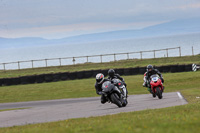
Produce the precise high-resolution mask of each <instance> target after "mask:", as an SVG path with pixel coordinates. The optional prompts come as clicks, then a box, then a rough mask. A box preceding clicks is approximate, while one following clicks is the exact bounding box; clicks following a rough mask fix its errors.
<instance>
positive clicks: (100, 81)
mask: <svg viewBox="0 0 200 133" xmlns="http://www.w3.org/2000/svg"><path fill="white" fill-rule="evenodd" d="M103 80H104V75H103V74H102V73H99V74H97V75H96V81H97V83H98V84H101V83H102V82H103Z"/></svg>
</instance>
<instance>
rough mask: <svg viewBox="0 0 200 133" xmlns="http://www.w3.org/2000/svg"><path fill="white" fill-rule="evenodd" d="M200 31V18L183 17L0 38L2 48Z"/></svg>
mask: <svg viewBox="0 0 200 133" xmlns="http://www.w3.org/2000/svg"><path fill="white" fill-rule="evenodd" d="M189 33H200V18H192V19H181V20H175V21H171V22H166V23H162V24H158V25H154V26H150V27H147V28H144V29H140V30H120V31H110V32H102V33H94V34H85V35H79V36H73V37H66V38H62V39H52V40H48V39H43V38H39V37H24V38H16V39H10V38H0V48H10V47H13V48H15V47H29V46H37V45H38V46H39V45H56V44H74V43H87V42H99V41H109V40H119V39H131V38H132V39H134V38H145V37H156V36H168V35H178V34H189Z"/></svg>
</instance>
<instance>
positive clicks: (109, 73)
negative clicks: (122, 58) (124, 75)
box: [108, 69, 115, 77]
mask: <svg viewBox="0 0 200 133" xmlns="http://www.w3.org/2000/svg"><path fill="white" fill-rule="evenodd" d="M108 75H109V76H110V77H114V76H115V70H113V69H109V70H108Z"/></svg>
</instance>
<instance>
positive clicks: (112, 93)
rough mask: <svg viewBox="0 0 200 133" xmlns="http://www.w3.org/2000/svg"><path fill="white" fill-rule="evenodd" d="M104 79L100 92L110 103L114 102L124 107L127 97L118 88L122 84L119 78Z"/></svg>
mask: <svg viewBox="0 0 200 133" xmlns="http://www.w3.org/2000/svg"><path fill="white" fill-rule="evenodd" d="M112 82H113V83H111V81H106V82H104V83H103V84H102V93H103V94H104V96H105V97H106V98H107V100H108V101H109V102H111V103H114V104H116V105H117V106H118V107H125V106H126V105H127V104H128V102H127V98H126V96H125V95H124V92H122V91H121V90H120V89H119V88H122V87H123V86H124V85H123V83H122V82H120V80H117V79H116V80H113V81H112Z"/></svg>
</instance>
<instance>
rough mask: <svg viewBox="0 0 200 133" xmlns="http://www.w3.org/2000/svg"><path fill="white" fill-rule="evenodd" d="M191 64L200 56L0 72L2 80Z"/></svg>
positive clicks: (198, 60)
mask: <svg viewBox="0 0 200 133" xmlns="http://www.w3.org/2000/svg"><path fill="white" fill-rule="evenodd" d="M191 63H197V64H198V63H199V64H200V55H196V56H183V57H169V58H158V59H143V60H140V59H130V60H121V61H116V62H108V63H85V64H77V65H68V66H59V67H47V68H34V69H22V70H9V71H0V78H6V77H7V78H8V77H18V76H25V75H35V74H44V73H57V72H73V71H83V70H97V69H110V68H129V67H137V66H147V65H148V64H153V65H156V66H160V65H171V64H191Z"/></svg>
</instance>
